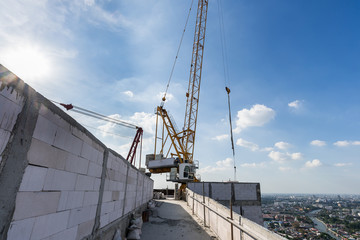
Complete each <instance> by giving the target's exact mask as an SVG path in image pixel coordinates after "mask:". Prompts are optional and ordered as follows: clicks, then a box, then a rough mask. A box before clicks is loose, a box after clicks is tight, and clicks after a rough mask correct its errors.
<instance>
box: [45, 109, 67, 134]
mask: <svg viewBox="0 0 360 240" xmlns="http://www.w3.org/2000/svg"><path fill="white" fill-rule="evenodd" d="M39 114H40V115H41V116H43V117H44V118H46V119H48V120H49V121H50V122H52V123H54V124H56V125H57V126H59V127H61V128H63V129H65V130H66V131H70V124H69V123H68V122H66V121H65V120H64V119H62V118H61V117H60V116H59V115H57V114H55V113H53V112H52V111H51V110H49V109H48V108H47V107H45V106H44V105H43V104H41V106H40V110H39Z"/></svg>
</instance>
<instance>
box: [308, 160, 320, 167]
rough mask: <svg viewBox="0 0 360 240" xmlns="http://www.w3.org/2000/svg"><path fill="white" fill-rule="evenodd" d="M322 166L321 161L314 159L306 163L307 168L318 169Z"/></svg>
mask: <svg viewBox="0 0 360 240" xmlns="http://www.w3.org/2000/svg"><path fill="white" fill-rule="evenodd" d="M321 165H322V163H321V161H320V160H319V159H314V160H312V161H307V162H306V163H305V167H306V168H316V167H320V166H321Z"/></svg>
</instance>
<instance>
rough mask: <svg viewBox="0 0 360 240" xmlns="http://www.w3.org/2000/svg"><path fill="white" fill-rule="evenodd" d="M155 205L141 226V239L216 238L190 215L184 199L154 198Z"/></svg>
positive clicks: (203, 239) (202, 239)
mask: <svg viewBox="0 0 360 240" xmlns="http://www.w3.org/2000/svg"><path fill="white" fill-rule="evenodd" d="M156 206H157V207H156V208H155V210H154V211H153V212H154V213H153V216H150V218H149V222H145V223H144V224H143V226H142V234H141V239H142V240H154V239H156V240H170V239H174V240H180V239H201V240H205V239H206V240H208V239H211V240H214V239H218V238H217V237H215V234H214V233H213V232H212V231H211V230H210V229H209V228H206V227H204V225H203V222H202V221H201V220H200V219H199V218H197V217H196V216H195V215H192V213H191V210H190V208H189V207H188V206H187V205H186V202H185V201H181V200H173V199H166V200H156ZM193 217H194V218H193Z"/></svg>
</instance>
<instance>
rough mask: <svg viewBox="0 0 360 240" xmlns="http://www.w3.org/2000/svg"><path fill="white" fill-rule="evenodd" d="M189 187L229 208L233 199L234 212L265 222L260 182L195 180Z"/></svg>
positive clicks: (261, 222)
mask: <svg viewBox="0 0 360 240" xmlns="http://www.w3.org/2000/svg"><path fill="white" fill-rule="evenodd" d="M187 188H188V189H190V190H192V191H193V192H195V193H197V194H201V195H204V196H206V197H210V198H211V199H213V200H215V201H217V202H218V203H221V204H222V205H224V206H225V207H228V208H229V207H230V200H231V201H232V208H233V211H234V212H236V213H238V214H240V213H241V215H243V216H244V217H245V218H247V219H250V220H251V221H254V222H256V223H258V224H260V225H262V224H263V218H262V211H261V192H260V184H259V183H239V182H194V183H188V185H187Z"/></svg>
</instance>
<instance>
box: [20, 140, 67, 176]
mask: <svg viewBox="0 0 360 240" xmlns="http://www.w3.org/2000/svg"><path fill="white" fill-rule="evenodd" d="M68 155H69V153H68V152H65V151H63V150H60V149H58V148H55V147H53V146H51V145H50V144H48V143H46V142H43V141H40V140H38V139H36V138H32V140H31V145H30V149H29V151H28V153H27V159H28V160H29V163H31V164H33V165H39V166H44V167H49V168H55V169H58V170H64V169H65V162H66V159H67V158H68Z"/></svg>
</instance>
